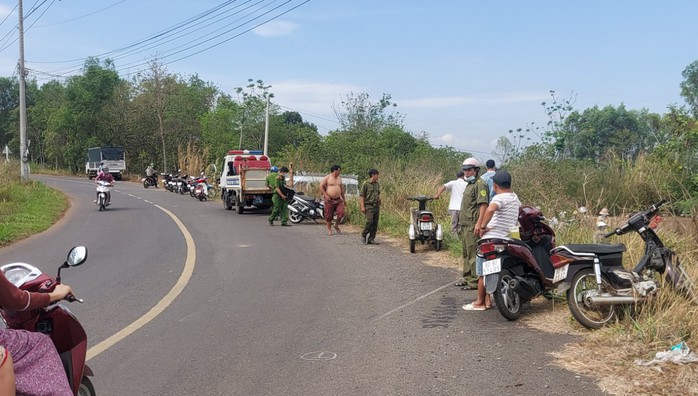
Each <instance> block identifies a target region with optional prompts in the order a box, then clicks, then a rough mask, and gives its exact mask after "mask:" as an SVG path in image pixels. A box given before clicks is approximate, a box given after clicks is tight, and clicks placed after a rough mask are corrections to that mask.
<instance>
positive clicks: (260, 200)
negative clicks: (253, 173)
mask: <svg viewBox="0 0 698 396" xmlns="http://www.w3.org/2000/svg"><path fill="white" fill-rule="evenodd" d="M262 202H264V198H262V197H259V196H257V197H254V201H252V204H253V205H258V204H261V203H262Z"/></svg>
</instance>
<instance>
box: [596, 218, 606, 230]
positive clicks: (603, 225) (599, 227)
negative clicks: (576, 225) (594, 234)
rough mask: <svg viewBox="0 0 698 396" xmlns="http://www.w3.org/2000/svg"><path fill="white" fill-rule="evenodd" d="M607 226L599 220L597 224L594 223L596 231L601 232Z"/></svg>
mask: <svg viewBox="0 0 698 396" xmlns="http://www.w3.org/2000/svg"><path fill="white" fill-rule="evenodd" d="M607 226H608V224H606V222H605V221H603V220H600V221H597V222H596V228H598V229H600V230H603V229H604V228H606V227H607Z"/></svg>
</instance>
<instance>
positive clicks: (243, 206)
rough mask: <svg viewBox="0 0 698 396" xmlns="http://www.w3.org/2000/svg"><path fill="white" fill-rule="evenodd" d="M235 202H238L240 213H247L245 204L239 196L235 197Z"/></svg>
mask: <svg viewBox="0 0 698 396" xmlns="http://www.w3.org/2000/svg"><path fill="white" fill-rule="evenodd" d="M235 202H236V203H237V212H238V214H243V213H245V204H244V203H243V202H242V201H241V200H240V199H239V198H235Z"/></svg>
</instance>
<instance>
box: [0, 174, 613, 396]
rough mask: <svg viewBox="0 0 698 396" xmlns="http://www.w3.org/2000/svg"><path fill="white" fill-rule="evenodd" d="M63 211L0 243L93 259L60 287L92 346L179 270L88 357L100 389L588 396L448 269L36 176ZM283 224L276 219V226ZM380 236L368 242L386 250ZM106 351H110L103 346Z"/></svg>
mask: <svg viewBox="0 0 698 396" xmlns="http://www.w3.org/2000/svg"><path fill="white" fill-rule="evenodd" d="M40 178H41V179H43V180H44V181H45V182H46V183H47V184H49V185H51V186H54V187H56V188H59V189H61V190H63V191H65V192H66V193H67V194H68V196H69V197H70V199H71V205H72V206H71V209H70V210H69V212H68V214H67V216H66V217H65V219H63V220H62V221H61V222H60V223H59V224H58V225H57V226H55V227H53V228H52V229H51V230H49V231H47V232H45V233H43V234H40V235H37V236H35V237H32V238H29V239H27V240H24V241H21V242H19V243H16V244H14V245H12V246H10V247H7V248H4V249H0V263H8V262H13V261H25V262H29V263H32V264H34V265H36V266H38V267H40V268H42V269H44V270H46V271H47V272H49V273H54V271H55V270H54V268H57V267H58V266H59V265H60V264H61V263H62V262H63V260H64V259H65V255H66V254H67V252H68V250H69V249H70V248H71V247H72V246H74V245H85V246H87V247H88V249H89V257H88V260H87V263H86V264H84V265H83V266H82V267H78V268H73V269H69V270H65V271H64V272H63V281H64V282H65V283H67V284H70V285H71V286H73V287H74V289H75V290H76V292H77V293H78V294H79V297H81V298H84V299H85V303H84V304H75V303H74V304H70V308H71V309H72V310H73V311H74V312H75V313H76V315H77V316H78V317H79V318H80V320H81V321H82V323H83V325H84V327H85V329H86V331H87V334H88V337H89V343H90V345H91V346H95V345H98V344H99V343H101V342H102V341H105V340H108V339H109V337H111V336H112V335H114V334H115V333H117V332H119V331H120V330H122V329H123V328H125V327H127V326H128V325H129V324H131V323H132V322H134V321H136V320H137V319H138V318H141V317H142V316H143V315H146V314H147V313H148V312H149V311H150V310H151V308H153V307H155V306H157V305H158V303H159V302H160V301H161V300H162V299H163V298H164V297H165V296H166V295H167V294H168V293H169V292H170V290H171V289H172V288H173V287H174V286H175V284H176V283H177V282H178V280H180V277H181V275H182V272H183V271H185V269H186V256H187V249H188V247H187V243H186V240H185V237H184V235H183V232H182V231H181V230H180V228H179V227H178V226H177V224H176V223H175V221H174V220H173V219H172V218H171V217H170V216H169V215H168V214H166V213H165V212H164V211H163V210H161V209H160V208H164V209H166V210H169V211H170V212H172V213H173V214H174V215H175V216H176V217H177V218H178V219H179V220H180V221H181V223H182V224H183V226H184V227H185V228H186V230H187V232H188V233H190V234H191V237H192V239H193V243H194V245H195V247H196V256H195V258H196V261H195V267H194V271H193V274H192V276H191V278H190V279H188V282H187V283H186V287H184V289H183V291H182V292H181V294H179V295H177V296H176V298H175V299H174V300H173V301H172V303H171V304H169V305H167V306H166V308H165V309H164V310H163V311H162V312H161V313H160V314H159V315H157V316H155V317H153V318H150V319H148V320H147V321H146V322H145V324H144V325H143V326H142V327H140V328H138V329H136V330H135V331H133V332H132V333H129V334H128V335H126V336H125V338H123V339H121V340H119V341H118V342H115V343H113V344H110V345H108V346H107V347H106V348H104V349H103V350H102V351H101V352H100V353H99V354H98V355H96V356H94V357H93V358H91V359H90V360H89V362H88V364H89V365H90V366H91V367H92V369H93V371H94V372H95V377H94V378H93V383H94V385H95V388H96V389H97V393H98V394H99V395H356V394H365V395H500V394H516V395H596V394H602V392H601V391H600V390H599V388H598V387H597V386H596V385H594V384H593V382H592V381H591V379H589V378H586V377H582V376H578V375H576V374H575V373H572V372H569V371H566V370H563V369H561V368H558V367H556V366H553V365H551V361H552V358H551V357H550V356H549V355H548V352H550V351H553V350H555V349H556V348H559V347H560V346H561V345H563V344H564V343H565V342H573V341H574V339H573V338H572V337H568V336H561V335H554V334H548V333H542V332H539V331H536V330H532V329H529V328H527V327H525V326H524V325H521V324H519V323H515V322H508V321H506V320H505V319H503V318H502V317H501V316H500V315H499V313H498V312H497V311H496V309H493V310H489V311H486V312H466V311H463V310H462V309H461V305H462V304H463V303H464V302H466V301H471V300H472V299H474V297H475V293H474V292H464V291H461V290H460V289H459V288H456V287H453V286H450V285H451V284H452V283H453V282H454V281H455V280H456V274H455V272H453V271H451V270H448V269H443V268H436V267H430V266H427V265H425V264H424V263H423V262H422V261H421V260H422V259H423V257H422V256H420V255H419V254H416V255H409V254H408V253H405V249H397V248H395V247H393V246H390V245H388V244H380V245H377V246H370V245H369V246H366V245H363V244H361V242H360V241H359V236H358V234H354V233H343V234H341V235H335V236H332V237H328V236H326V235H325V229H324V227H323V226H321V225H314V224H312V223H303V224H300V225H296V226H293V227H279V226H275V227H269V225H268V224H267V221H266V216H267V214H260V213H254V212H248V213H245V214H243V215H238V214H237V213H235V212H234V211H226V210H224V209H223V207H222V205H221V204H220V202H198V201H196V200H194V199H192V198H190V197H189V196H179V195H175V194H172V193H169V192H166V191H164V190H162V189H152V188H151V189H147V190H146V189H143V187H142V186H139V185H138V184H135V183H126V182H123V183H119V182H117V187H116V188H115V191H113V192H112V202H113V205H112V206H110V207H109V208H108V210H107V211H105V212H98V211H97V207H96V205H94V204H93V203H92V199H94V185H93V184H91V183H89V182H88V181H87V180H86V179H78V178H62V177H48V176H47V177H40ZM277 224H278V223H277ZM380 239H381V238H380V233H379V238H378V241H379V242H380ZM101 345H102V346H103V345H104V344H101Z"/></svg>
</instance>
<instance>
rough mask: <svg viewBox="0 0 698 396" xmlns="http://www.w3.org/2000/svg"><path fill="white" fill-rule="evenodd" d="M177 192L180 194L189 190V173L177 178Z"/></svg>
mask: <svg viewBox="0 0 698 396" xmlns="http://www.w3.org/2000/svg"><path fill="white" fill-rule="evenodd" d="M177 192H178V193H179V194H180V195H184V194H186V193H188V192H189V175H183V176H180V178H179V179H177Z"/></svg>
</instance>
